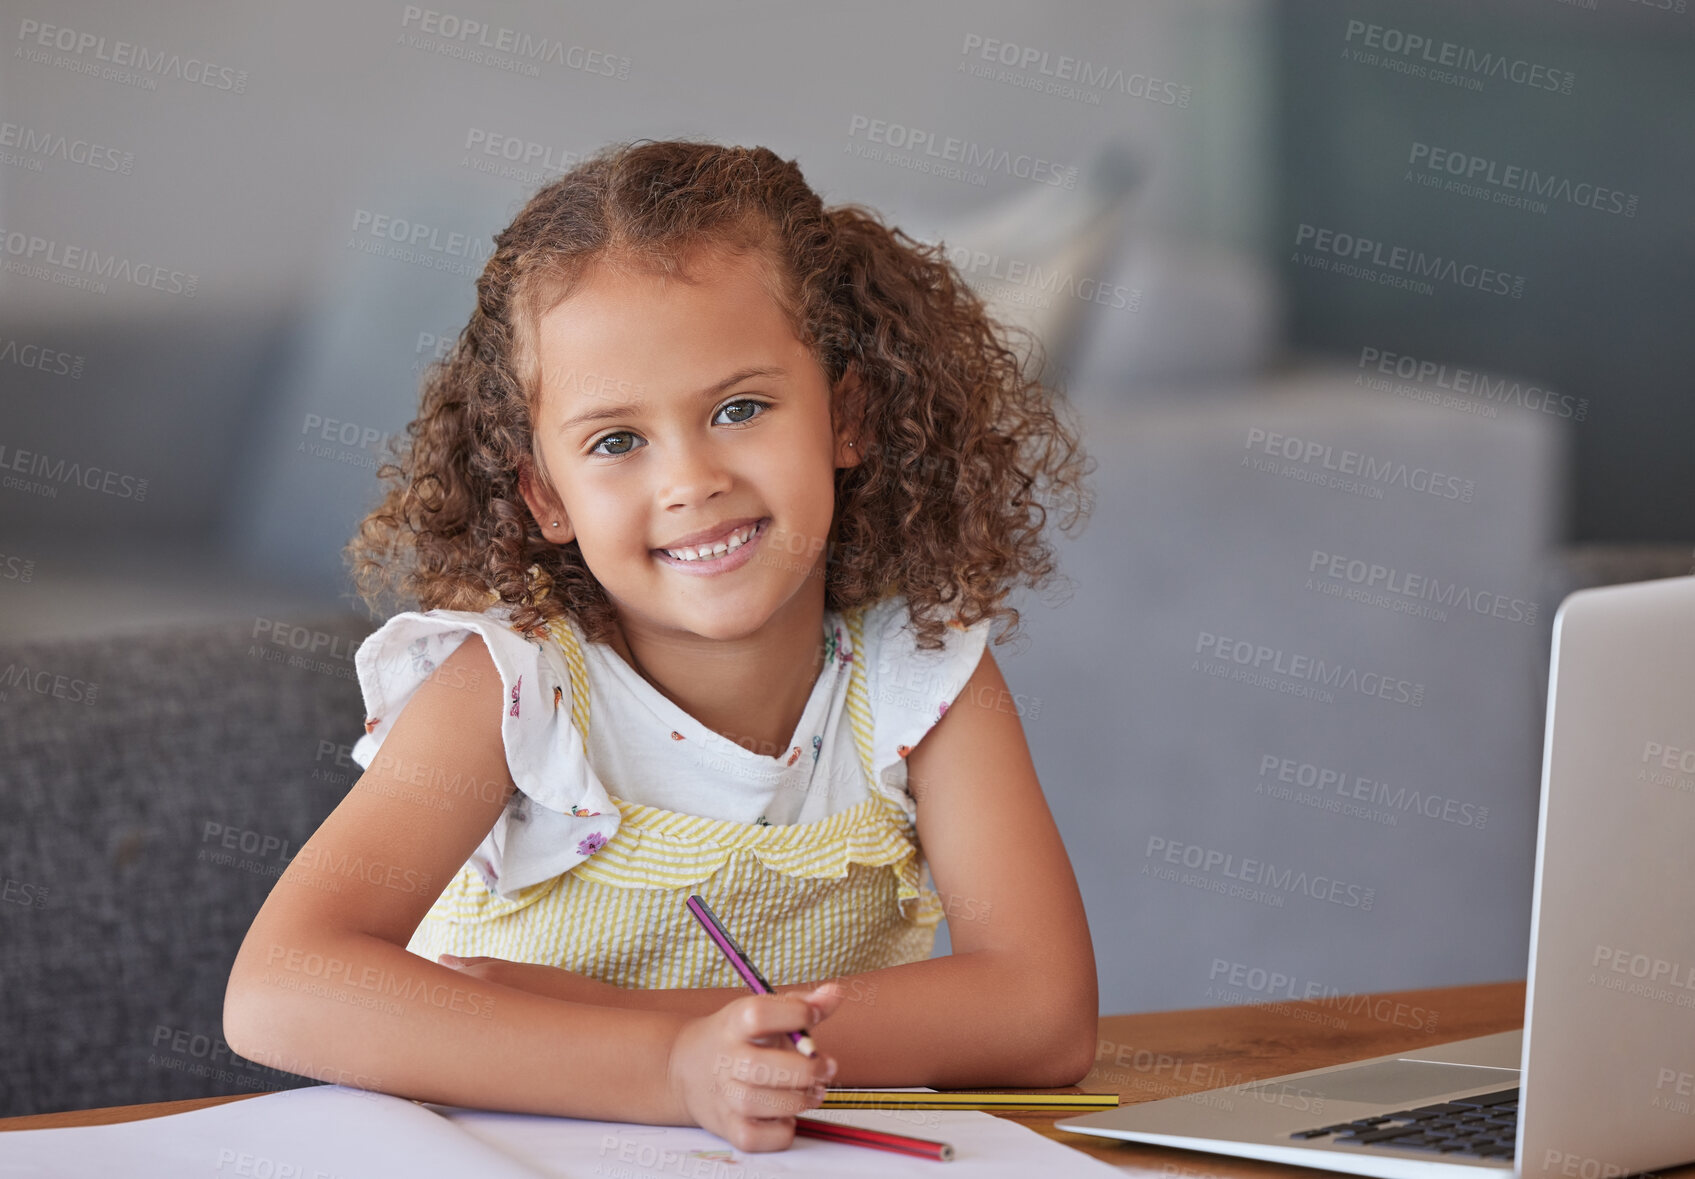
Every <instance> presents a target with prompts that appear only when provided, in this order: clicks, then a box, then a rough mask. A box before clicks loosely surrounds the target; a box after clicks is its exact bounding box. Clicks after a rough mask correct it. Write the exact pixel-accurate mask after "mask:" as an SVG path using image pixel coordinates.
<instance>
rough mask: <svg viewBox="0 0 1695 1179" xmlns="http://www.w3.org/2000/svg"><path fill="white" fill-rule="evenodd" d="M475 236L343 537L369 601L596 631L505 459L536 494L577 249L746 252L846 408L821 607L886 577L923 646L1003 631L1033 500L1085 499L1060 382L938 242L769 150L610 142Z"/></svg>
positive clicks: (599, 618)
mask: <svg viewBox="0 0 1695 1179" xmlns="http://www.w3.org/2000/svg"><path fill="white" fill-rule="evenodd" d="M494 242H495V250H494V252H493V254H492V255H490V257H489V259H488V262H487V263H486V264H485V266H484V268H483V272H482V274H481V275H480V276H479V277H478V279H477V305H476V308H475V310H474V311H472V313H471V318H470V322H469V323H467V324H466V326H465V328H464V330H463V331H461V332H460V334H459V337H458V339H457V341H456V343H455V346H454V348H453V351H452V352H451V353H450V354H449V355H447V356H445V357H443V358H442V359H440V360H437V361H435V362H434V363H432V364H431V365H430V366H429V369H428V370H427V371H426V374H425V376H424V380H423V395H422V405H421V409H420V412H419V415H418V417H417V418H416V419H414V420H413V421H412V422H411V423H409V424H408V425H407V427H406V431H405V434H406V437H405V439H400V438H398V437H397V438H396V439H394V440H393V441H392V442H391V444H390V449H389V452H388V456H387V457H389V458H391V459H393V461H392V462H385V463H384V464H383V465H382V466H380V467H379V468H378V470H377V475H378V477H379V478H380V479H382V480H384V481H385V482H386V483H388V487H387V490H386V491H385V493H384V495H383V499H382V502H381V504H380V505H379V506H378V507H377V508H376V509H375V510H373V511H372V512H371V513H370V514H369V515H367V516H366V517H365V519H364V520H362V521H361V522H360V524H359V528H358V532H357V534H356V535H355V537H354V539H353V540H352V541H351V542H350V543H349V544H348V546H347V548H346V550H345V552H344V555H345V556H346V557H347V558H348V559H349V560H350V563H351V565H352V570H353V578H354V584H355V586H356V588H357V590H358V592H359V595H360V597H361V598H362V599H364V601H365V602H366V604H367V606H370V607H372V608H374V609H375V608H378V605H379V599H380V598H381V596H382V594H383V593H384V591H385V590H386V589H390V588H395V589H398V591H399V592H400V593H401V594H403V595H405V596H407V597H409V598H412V599H414V600H415V601H416V603H417V608H418V609H422V610H429V609H438V608H439V609H449V610H473V611H482V610H484V609H486V608H488V607H490V606H491V605H493V603H494V602H495V601H496V600H498V601H500V602H504V603H508V604H509V605H510V606H511V607H512V610H511V613H510V616H509V621H510V623H511V625H512V626H513V627H514V628H515V629H516V630H518V631H519V632H520V633H522V634H524V635H526V636H527V637H532V638H533V637H537V636H538V635H539V634H540V633H541V631H542V630H543V629H544V628H545V627H546V626H547V625H548V624H549V623H550V622H552V621H554V620H556V619H558V618H560V617H561V616H562V615H564V614H567V613H568V614H569V615H571V616H572V617H573V618H574V619H575V621H576V622H577V625H578V626H579V627H581V628H582V630H583V632H584V633H585V634H586V635H587V636H588V637H589V638H590V639H591V641H599V642H605V641H607V640H609V639H610V637H611V636H612V635H613V633H614V623H615V619H616V611H615V607H614V606H613V604H612V603H611V601H610V600H609V599H608V598H607V596H606V594H605V592H604V591H603V590H602V588H601V586H600V583H599V582H598V581H597V580H596V579H595V577H594V575H593V573H591V572H590V571H589V568H588V565H587V564H586V563H585V562H584V560H583V557H582V553H581V551H580V550H579V549H578V546H577V544H576V542H575V541H572V542H569V543H566V544H564V545H559V544H554V543H551V542H549V541H547V540H546V539H544V538H543V536H542V532H541V528H540V527H539V525H538V524H537V522H536V521H535V520H534V519H533V517H532V516H531V513H530V511H529V507H528V505H527V504H526V503H525V501H524V499H523V496H522V494H521V492H520V487H519V475H520V472H523V471H528V472H531V473H532V476H533V477H534V478H536V479H539V480H540V481H541V482H542V483H543V484H544V485H546V487H547V488H548V490H549V492H550V493H552V492H553V485H552V483H551V481H550V480H549V479H548V477H547V468H546V465H545V464H544V463H543V462H542V459H541V450H540V445H539V442H538V441H537V439H536V437H535V432H534V430H533V428H532V423H533V422H535V421H536V420H537V415H538V410H539V408H540V405H541V384H542V381H541V373H540V362H539V358H538V354H537V353H538V350H537V347H536V335H537V323H538V321H539V320H540V318H541V317H542V315H544V314H545V313H546V312H547V311H548V310H549V309H551V308H552V307H554V306H557V304H558V303H559V302H560V301H561V300H563V299H564V298H565V297H566V296H567V295H568V294H569V293H570V292H571V290H572V289H573V286H574V284H576V282H577V281H578V280H579V279H580V277H581V276H582V275H583V274H584V273H585V272H586V271H587V270H588V268H589V267H590V266H591V265H597V264H601V265H615V266H620V267H628V266H634V267H637V268H640V269H642V270H644V271H647V272H657V273H663V274H667V275H678V274H681V273H683V270H684V267H683V261H684V259H685V258H688V257H692V256H694V254H695V251H696V250H697V249H702V248H705V249H719V250H729V251H732V252H743V251H748V252H752V253H754V254H755V256H757V257H758V258H760V259H761V260H763V261H764V262H765V266H764V273H765V274H766V275H768V276H769V277H768V278H767V280H766V287H767V290H768V291H769V292H770V293H771V295H772V297H773V298H774V299H775V300H776V302H777V303H778V305H779V307H780V308H781V310H782V312H783V313H784V315H785V316H786V318H787V320H788V322H789V323H790V325H791V326H792V328H793V330H794V332H795V336H796V338H797V339H799V340H800V341H801V342H802V343H803V344H804V345H805V346H806V347H807V348H808V349H809V350H810V351H811V352H812V354H813V356H814V357H815V358H816V359H817V361H818V363H819V365H820V366H821V367H822V369H823V371H824V373H825V374H826V376H827V377H828V378H829V383H830V388H831V389H832V391H833V392H832V406H831V416H832V420H833V422H841V421H843V420H845V419H844V414H851V415H852V417H853V419H855V426H856V427H857V429H858V431H859V433H858V437H859V439H860V442H859V447H860V451H861V454H862V460H861V462H860V463H859V464H858V465H857V466H851V467H844V468H840V469H838V470H837V471H836V473H835V502H836V511H835V519H834V522H833V523H832V526H831V535H830V537H829V543H828V546H827V548H826V549H825V563H824V572H823V576H824V579H825V605H826V608H827V609H831V610H837V611H841V610H847V609H851V608H854V607H857V606H862V605H867V604H870V603H872V602H876V601H881V600H883V599H884V598H887V597H889V596H891V595H896V594H904V595H905V597H906V599H907V604H908V610H909V613H910V616H911V619H912V624H913V628H914V631H915V634H916V637H917V639H918V643H919V645H920V646H921V647H924V648H927V649H934V648H937V647H939V646H940V645H941V636H942V634H943V628H944V627H945V626H947V625H949V624H950V622H951V623H953V624H955V625H959V626H970V625H973V624H974V623H976V622H978V621H980V620H982V619H984V618H987V617H1002V616H1005V617H1007V618H1008V619H1009V624H1008V626H1007V628H1006V630H1005V632H1004V633H1002V634H1001V635H1000V636H999V638H998V640H997V641H1005V640H1006V639H1007V638H1009V637H1010V636H1011V634H1012V633H1013V632H1014V631H1015V630H1016V629H1017V625H1018V611H1017V610H1016V609H1014V608H1013V607H1010V606H1006V605H1004V604H1003V602H1004V599H1005V598H1006V596H1007V594H1008V593H1009V592H1010V591H1011V589H1012V587H1013V585H1014V584H1015V583H1017V582H1019V581H1024V582H1027V583H1028V584H1030V585H1031V586H1032V587H1041V586H1043V585H1045V584H1046V583H1047V582H1049V581H1050V580H1051V578H1052V575H1053V574H1054V572H1055V568H1054V560H1053V553H1052V550H1051V549H1050V548H1049V546H1048V545H1047V544H1046V542H1045V541H1044V540H1043V538H1042V531H1043V529H1044V527H1045V526H1046V524H1047V518H1048V507H1049V505H1052V506H1054V507H1055V508H1056V509H1064V510H1065V512H1066V514H1065V516H1064V518H1063V519H1062V520H1061V522H1060V525H1059V526H1060V527H1061V528H1062V529H1066V530H1069V529H1071V528H1072V527H1075V526H1076V525H1078V524H1079V523H1080V521H1081V520H1082V519H1083V518H1084V517H1085V516H1086V515H1087V512H1088V504H1087V502H1086V497H1085V493H1084V491H1083V488H1082V478H1083V476H1085V475H1086V474H1088V473H1089V471H1090V470H1092V469H1093V462H1092V460H1088V459H1086V458H1085V457H1084V455H1083V454H1082V451H1081V449H1080V447H1079V444H1078V438H1077V434H1076V432H1075V431H1074V429H1073V428H1072V427H1071V426H1070V425H1068V424H1067V423H1066V422H1065V421H1062V420H1061V418H1060V416H1059V414H1058V413H1057V412H1056V409H1057V406H1058V404H1059V399H1062V398H1063V396H1064V394H1063V392H1062V391H1060V390H1058V389H1055V388H1050V387H1049V386H1046V385H1044V384H1042V383H1041V382H1040V381H1039V380H1037V379H1035V378H1034V377H1031V376H1027V375H1026V372H1025V368H1024V366H1023V365H1022V364H1021V362H1020V359H1019V356H1018V355H1017V354H1016V353H1015V351H1014V350H1013V348H1012V347H1011V345H1010V343H1009V342H1008V341H1009V337H1010V335H1011V334H1012V332H1013V331H1014V329H1012V328H1009V327H1007V326H1005V325H1003V324H1000V323H998V322H996V321H995V320H993V319H992V318H991V317H990V316H989V315H988V313H987V311H986V310H985V308H984V305H983V301H982V300H981V298H979V297H978V296H977V295H976V293H975V292H973V291H972V290H971V288H970V287H969V286H967V285H966V283H965V281H964V279H963V278H962V277H961V276H960V274H959V273H958V272H957V271H956V270H955V269H954V267H953V265H952V264H951V263H950V262H949V261H948V260H947V257H946V251H945V247H943V246H941V245H927V244H925V243H922V242H919V241H918V240H916V239H914V238H912V237H910V236H909V235H907V234H906V233H904V232H903V231H902V230H900V229H896V228H890V227H888V226H886V225H884V224H883V222H882V221H881V220H880V219H879V218H878V216H877V214H876V213H875V212H873V211H872V210H870V209H868V208H865V207H863V206H859V205H838V206H834V207H831V208H825V207H824V204H823V202H822V201H821V200H820V198H819V197H818V195H817V194H816V193H814V192H813V191H812V189H811V188H810V187H809V186H808V185H807V183H806V181H805V180H804V179H803V178H802V176H801V172H800V168H799V167H798V166H797V165H796V164H795V163H794V162H793V161H785V160H783V159H781V158H780V157H779V156H777V155H776V154H775V153H773V152H772V151H770V150H768V149H767V148H763V147H753V148H745V147H727V146H723V145H720V144H715V143H709V142H694V141H688V140H669V141H662V142H656V141H652V140H637V141H634V142H631V143H626V144H614V145H611V146H608V147H606V148H603V149H602V150H600V151H599V152H597V153H595V154H594V155H592V156H590V157H589V158H588V159H586V160H584V161H583V162H582V163H581V164H580V165H579V166H578V167H576V168H574V169H572V170H571V171H569V172H567V173H565V174H563V175H562V176H560V177H559V178H558V179H556V180H554V181H552V182H551V183H549V184H547V185H546V186H545V187H543V188H542V189H541V190H540V191H538V192H537V193H536V194H535V195H534V196H533V197H531V198H530V200H529V201H528V203H527V204H525V206H524V208H523V209H522V211H520V212H519V213H518V215H517V217H516V218H514V219H513V221H512V224H511V225H509V226H507V228H506V229H504V230H503V231H501V232H500V233H498V234H496V235H495V238H494ZM1024 335H1026V336H1028V333H1024ZM1031 342H1032V343H1033V344H1035V345H1036V347H1037V348H1039V342H1036V341H1034V340H1032V341H1031ZM1035 359H1036V356H1035V354H1034V352H1033V353H1032V360H1035ZM850 366H851V367H852V368H853V370H854V372H855V373H856V374H857V376H858V378H859V382H860V395H859V396H858V398H856V399H855V403H854V404H853V405H851V406H849V405H847V404H845V403H844V396H843V393H842V382H843V378H844V376H846V375H847V373H848V370H849V367H850ZM1036 370H1037V366H1036V365H1034V364H1033V365H1032V371H1036ZM379 613H380V610H379Z"/></svg>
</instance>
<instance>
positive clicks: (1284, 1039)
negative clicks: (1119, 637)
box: [0, 982, 1695, 1179]
mask: <svg viewBox="0 0 1695 1179" xmlns="http://www.w3.org/2000/svg"><path fill="white" fill-rule="evenodd" d="M1523 1022H1524V984H1523V983H1522V982H1507V983H1487V984H1483V985H1479V986H1466V987H1442V988H1439V989H1435V990H1423V991H1396V992H1390V993H1385V994H1379V995H1359V996H1340V997H1337V998H1333V999H1326V1000H1310V1001H1307V1002H1286V1003H1268V1004H1263V1005H1257V1006H1252V1007H1248V1006H1242V1007H1200V1008H1193V1009H1190V1010H1186V1011H1154V1012H1147V1013H1144V1014H1141V1015H1106V1016H1102V1017H1101V1021H1100V1038H1099V1042H1098V1044H1097V1050H1096V1054H1095V1056H1096V1063H1095V1067H1094V1069H1093V1070H1091V1071H1090V1073H1089V1075H1088V1076H1087V1077H1085V1078H1083V1081H1082V1084H1080V1085H1079V1086H1077V1087H1075V1088H1072V1089H1044V1090H1016V1091H1017V1092H1044V1093H1069V1092H1078V1091H1083V1092H1096V1093H1099V1092H1116V1093H1118V1094H1119V1095H1120V1096H1121V1097H1122V1098H1123V1100H1124V1102H1125V1104H1127V1105H1128V1104H1133V1103H1135V1102H1139V1101H1153V1100H1157V1099H1159V1098H1162V1097H1176V1096H1179V1095H1181V1094H1184V1093H1194V1092H1198V1091H1200V1090H1203V1089H1216V1088H1219V1087H1221V1086H1225V1085H1237V1084H1242V1083H1244V1082H1248V1081H1258V1080H1263V1079H1265V1078H1266V1077H1275V1076H1278V1075H1280V1074H1282V1073H1293V1072H1300V1071H1302V1070H1304V1069H1310V1068H1322V1067H1324V1066H1325V1065H1330V1064H1341V1063H1343V1062H1344V1061H1349V1060H1359V1059H1363V1058H1364V1057H1367V1056H1381V1055H1383V1054H1385V1053H1389V1052H1404V1051H1406V1050H1408V1049H1412V1048H1422V1047H1425V1046H1427V1045H1430V1044H1441V1043H1445V1042H1446V1041H1449V1040H1463V1039H1466V1038H1468V1037H1470V1036H1482V1035H1488V1034H1489V1033H1491V1032H1505V1031H1511V1030H1512V1029H1514V1028H1517V1027H1522V1026H1523ZM256 1096H258V1094H255V1093H240V1094H235V1095H232V1096H228V1097H200V1098H194V1099H191V1100H187V1101H157V1102H152V1103H149V1104H146V1105H118V1106H111V1107H109V1108H106V1109H83V1110H70V1111H67V1112H65V1113H51V1114H34V1115H30V1116H26V1117H20V1118H0V1130H34V1129H43V1128H48V1127H54V1126H90V1125H100V1124H104V1123H108V1122H130V1121H135V1120H137V1119H140V1118H154V1117H160V1116H162V1115H164V1114H173V1113H182V1112H184V1111H186V1110H191V1109H200V1108H202V1107H204V1106H208V1105H216V1104H218V1103H219V1102H224V1101H240V1100H242V1099H243V1098H246V1097H256ZM1000 1116H1002V1117H1008V1118H1011V1119H1012V1120H1014V1121H1017V1122H1019V1123H1021V1124H1023V1125H1026V1126H1028V1127H1030V1128H1031V1129H1032V1130H1035V1131H1036V1132H1037V1133H1039V1134H1041V1135H1043V1136H1044V1137H1047V1138H1052V1139H1053V1140H1054V1141H1056V1142H1063V1143H1064V1144H1065V1145H1067V1146H1070V1147H1075V1148H1076V1149H1078V1150H1081V1151H1083V1152H1085V1153H1086V1154H1090V1155H1093V1156H1094V1157H1095V1158H1098V1159H1102V1160H1104V1161H1105V1162H1108V1163H1110V1164H1112V1165H1113V1166H1115V1167H1118V1168H1119V1169H1121V1170H1124V1171H1127V1172H1132V1173H1143V1174H1150V1175H1159V1176H1163V1177H1165V1179H1224V1177H1226V1176H1272V1175H1288V1174H1310V1175H1314V1176H1320V1175H1322V1176H1332V1175H1334V1174H1335V1172H1328V1171H1317V1170H1310V1169H1308V1168H1304V1167H1286V1166H1281V1165H1279V1164H1276V1163H1261V1162H1255V1161H1253V1160H1250V1159H1232V1158H1227V1157H1225V1156H1223V1155H1211V1154H1198V1153H1195V1152H1193V1151H1187V1150H1171V1149H1167V1148H1164V1147H1158V1146H1144V1145H1141V1144H1140V1143H1129V1142H1114V1141H1112V1140H1110V1139H1105V1138H1096V1137H1093V1136H1090V1135H1086V1134H1073V1133H1070V1132H1068V1131H1065V1130H1056V1129H1054V1125H1053V1123H1054V1122H1055V1121H1056V1120H1057V1119H1059V1118H1062V1117H1070V1116H1072V1114H1071V1113H1061V1114H1046V1113H1043V1114H1037V1113H1013V1114H1002V1115H1000ZM1655 1174H1656V1176H1657V1177H1658V1179H1673V1177H1674V1176H1675V1177H1685V1176H1687V1177H1695V1166H1689V1167H1680V1168H1677V1169H1675V1170H1663V1171H1658V1172H1655Z"/></svg>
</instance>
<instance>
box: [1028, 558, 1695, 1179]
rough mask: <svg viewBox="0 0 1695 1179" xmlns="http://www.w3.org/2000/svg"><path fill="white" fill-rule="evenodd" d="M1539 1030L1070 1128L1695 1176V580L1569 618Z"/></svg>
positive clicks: (1553, 756)
mask: <svg viewBox="0 0 1695 1179" xmlns="http://www.w3.org/2000/svg"><path fill="white" fill-rule="evenodd" d="M1551 664H1552V667H1551V670H1550V672H1549V682H1548V716H1547V729H1546V735H1545V738H1544V743H1543V751H1542V802H1541V816H1540V820H1539V823H1538V830H1537V839H1536V879H1535V891H1534V894H1533V900H1532V902H1531V911H1530V966H1529V974H1528V985H1527V988H1526V994H1525V1012H1524V1028H1523V1030H1522V1031H1512V1032H1502V1033H1499V1034H1497V1035H1492V1036H1479V1037H1476V1038H1474V1039H1469V1040H1457V1041H1454V1042H1452V1043H1448V1044H1441V1045H1438V1046H1436V1047H1433V1048H1423V1049H1419V1050H1418V1051H1415V1052H1403V1053H1398V1054H1392V1055H1388V1056H1378V1057H1372V1058H1370V1059H1368V1060H1360V1061H1355V1062H1353V1063H1350V1064H1344V1065H1337V1066H1334V1067H1331V1068H1322V1069H1311V1070H1308V1071H1306V1072H1299V1073H1289V1074H1287V1075H1286V1076H1281V1077H1275V1078H1273V1079H1271V1080H1267V1081H1261V1082H1258V1083H1255V1084H1244V1085H1236V1086H1232V1087H1230V1088H1227V1089H1214V1090H1210V1091H1208V1092H1205V1093H1192V1094H1188V1095H1186V1096H1183V1097H1174V1098H1169V1099H1166V1100H1161V1101H1152V1102H1146V1103H1143V1104H1139V1105H1129V1106H1123V1107H1121V1108H1119V1109H1115V1110H1108V1111H1104V1112H1101V1113H1093V1114H1087V1115H1083V1116H1079V1117H1074V1118H1065V1119H1062V1120H1060V1121H1059V1122H1058V1123H1056V1124H1057V1125H1058V1126H1059V1128H1060V1129H1062V1130H1072V1131H1075V1132H1077V1133H1079V1134H1099V1135H1103V1136H1106V1137H1109V1138H1123V1139H1128V1140H1131V1141H1135V1142H1148V1143H1154V1144H1158V1145H1161V1146H1175V1147H1183V1148H1186V1149H1189V1150H1203V1151H1208V1152H1211V1153H1214V1154H1228V1155H1237V1156H1241V1157H1244V1158H1253V1159H1266V1160H1269V1161H1272V1162H1279V1163H1294V1164H1298V1165H1301V1166H1307V1167H1320V1168H1323V1169H1326V1170H1331V1171H1346V1172H1350V1173H1353V1174H1356V1175H1381V1176H1385V1177H1387V1179H1423V1177H1432V1176H1438V1175H1444V1176H1457V1175H1461V1174H1471V1175H1476V1174H1477V1172H1478V1171H1479V1169H1483V1168H1495V1169H1500V1170H1508V1171H1516V1172H1517V1173H1518V1174H1521V1175H1526V1176H1547V1177H1549V1179H1612V1177H1614V1176H1621V1175H1630V1174H1635V1173H1637V1172H1640V1171H1645V1170H1648V1169H1650V1168H1655V1167H1664V1166H1672V1165H1676V1164H1679V1163H1684V1162H1688V1161H1691V1160H1695V577H1674V578H1668V579H1666V580H1662V581H1650V582H1640V583H1634V584H1631V585H1620V586H1607V587H1603V588H1599V589H1588V590H1579V591H1578V592H1577V593H1574V594H1572V595H1571V596H1570V597H1568V598H1566V600H1565V601H1564V602H1563V603H1561V605H1560V609H1559V611H1558V612H1557V613H1556V614H1555V616H1554V643H1553V655H1552V659H1551Z"/></svg>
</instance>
